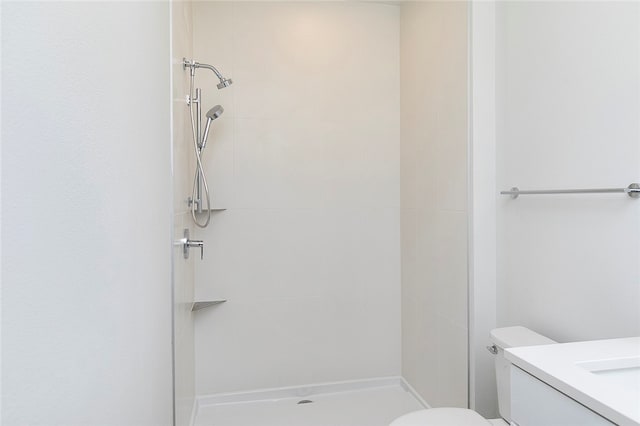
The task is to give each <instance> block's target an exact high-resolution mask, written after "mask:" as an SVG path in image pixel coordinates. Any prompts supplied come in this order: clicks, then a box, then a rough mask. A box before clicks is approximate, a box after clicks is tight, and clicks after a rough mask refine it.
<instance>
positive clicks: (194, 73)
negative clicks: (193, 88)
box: [182, 58, 224, 81]
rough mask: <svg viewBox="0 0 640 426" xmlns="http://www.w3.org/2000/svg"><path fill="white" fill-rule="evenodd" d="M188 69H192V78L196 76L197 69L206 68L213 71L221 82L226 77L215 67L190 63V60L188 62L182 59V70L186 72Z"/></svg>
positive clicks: (194, 62)
mask: <svg viewBox="0 0 640 426" xmlns="http://www.w3.org/2000/svg"><path fill="white" fill-rule="evenodd" d="M187 67H189V68H190V70H191V76H192V77H193V76H195V75H196V68H206V69H208V70H211V71H213V73H214V74H215V75H216V77H218V80H220V81H222V80H224V77H223V76H222V74H221V73H220V71H218V70H217V69H216V67H214V66H213V65H208V64H201V63H199V62H196V61H190V60H188V59H186V58H183V59H182V69H184V70H186V69H187Z"/></svg>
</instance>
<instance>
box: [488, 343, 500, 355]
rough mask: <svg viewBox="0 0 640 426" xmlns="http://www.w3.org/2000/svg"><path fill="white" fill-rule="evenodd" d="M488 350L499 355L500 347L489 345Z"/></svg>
mask: <svg viewBox="0 0 640 426" xmlns="http://www.w3.org/2000/svg"><path fill="white" fill-rule="evenodd" d="M487 350H488V351H489V352H491V353H492V354H493V355H498V347H497V346H496V345H491V346H487Z"/></svg>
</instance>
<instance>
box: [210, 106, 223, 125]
mask: <svg viewBox="0 0 640 426" xmlns="http://www.w3.org/2000/svg"><path fill="white" fill-rule="evenodd" d="M223 112H224V108H222V105H216V106H214V107H213V108H211V109H210V110H209V111H207V119H208V120H207V121H209V120H215V119H216V118H218V117H220V116H221V115H222V113H223Z"/></svg>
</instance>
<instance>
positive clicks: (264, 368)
mask: <svg viewBox="0 0 640 426" xmlns="http://www.w3.org/2000/svg"><path fill="white" fill-rule="evenodd" d="M193 16H194V56H195V58H196V59H197V60H198V61H202V62H206V63H212V64H214V65H216V66H218V67H219V68H220V69H221V70H222V72H223V73H224V74H225V75H228V76H231V77H232V78H233V79H234V81H235V83H234V85H233V86H231V87H230V88H227V89H225V90H222V91H217V90H216V89H215V87H214V86H215V83H216V82H217V80H215V78H214V77H213V75H206V74H203V75H202V76H198V81H199V85H200V86H202V87H203V92H204V96H205V111H206V110H207V109H208V108H210V107H211V106H213V105H215V104H217V103H220V104H222V105H223V106H224V108H225V113H224V115H223V116H222V117H221V118H220V119H218V120H217V121H216V122H214V124H213V128H212V129H213V133H212V135H211V136H210V138H211V139H210V141H209V147H208V148H207V151H205V157H206V159H205V162H206V163H207V164H206V167H207V168H208V170H209V175H210V180H211V183H212V190H213V197H214V204H215V205H216V206H217V207H226V208H227V210H226V211H224V212H221V213H216V214H215V216H214V218H213V223H212V225H210V226H209V228H208V229H207V230H206V231H204V232H200V233H199V236H200V237H202V239H204V240H205V241H206V246H205V260H204V262H198V263H197V264H196V268H197V269H196V283H197V289H196V294H197V297H198V298H199V299H209V298H221V297H222V298H225V299H228V302H227V303H225V304H223V305H220V306H217V307H214V308H210V309H208V310H203V311H201V312H199V313H197V314H196V381H197V393H198V394H208V393H214V392H221V391H233V390H242V389H253V388H263V387H275V386H287V385H298V384H305V383H312V382H325V381H336V380H347V379H357V378H364V377H374V376H389V375H399V373H400V286H399V280H400V248H399V244H400V236H399V232H400V230H399V8H398V6H394V5H385V4H367V3H346V2H345V3H323V2H317V3H302V2H301V3H295V2H294V3H244V2H237V3H221V2H210V3H207V2H200V3H195V4H194V10H193ZM256 354H259V356H256Z"/></svg>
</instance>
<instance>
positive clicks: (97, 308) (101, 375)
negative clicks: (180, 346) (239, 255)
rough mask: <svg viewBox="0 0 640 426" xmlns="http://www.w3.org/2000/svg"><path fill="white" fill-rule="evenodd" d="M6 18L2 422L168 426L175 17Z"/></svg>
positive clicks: (36, 8)
mask: <svg viewBox="0 0 640 426" xmlns="http://www.w3.org/2000/svg"><path fill="white" fill-rule="evenodd" d="M2 8H3V10H2V41H3V44H2V56H3V57H2V59H3V65H4V67H3V70H2V90H3V91H2V109H3V115H2V151H3V152H2V154H3V157H2V173H3V175H2V208H3V211H2V231H3V232H2V237H3V239H2V267H3V269H2V285H3V288H2V292H3V294H2V338H3V346H2V350H3V353H2V361H3V364H2V387H3V389H2V391H3V392H2V398H3V401H2V405H3V412H2V424H3V425H6V426H12V425H25V424H29V425H52V424H60V425H62V424H64V425H82V426H85V425H119V426H124V425H136V426H139V425H150V426H151V425H153V426H157V425H169V424H171V420H172V410H171V332H170V330H171V289H170V249H169V245H170V222H171V215H170V209H171V201H170V192H169V191H167V188H170V187H171V181H170V173H169V170H170V145H169V143H170V134H169V120H170V115H169V103H168V97H169V92H168V89H169V67H168V58H169V25H168V23H169V13H168V12H169V7H168V5H167V4H158V3H66V2H65V3H62V2H61V3H57V2H56V3H49V2H46V3H45V2H42V3H20V2H16V3H12V2H3V5H2Z"/></svg>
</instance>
